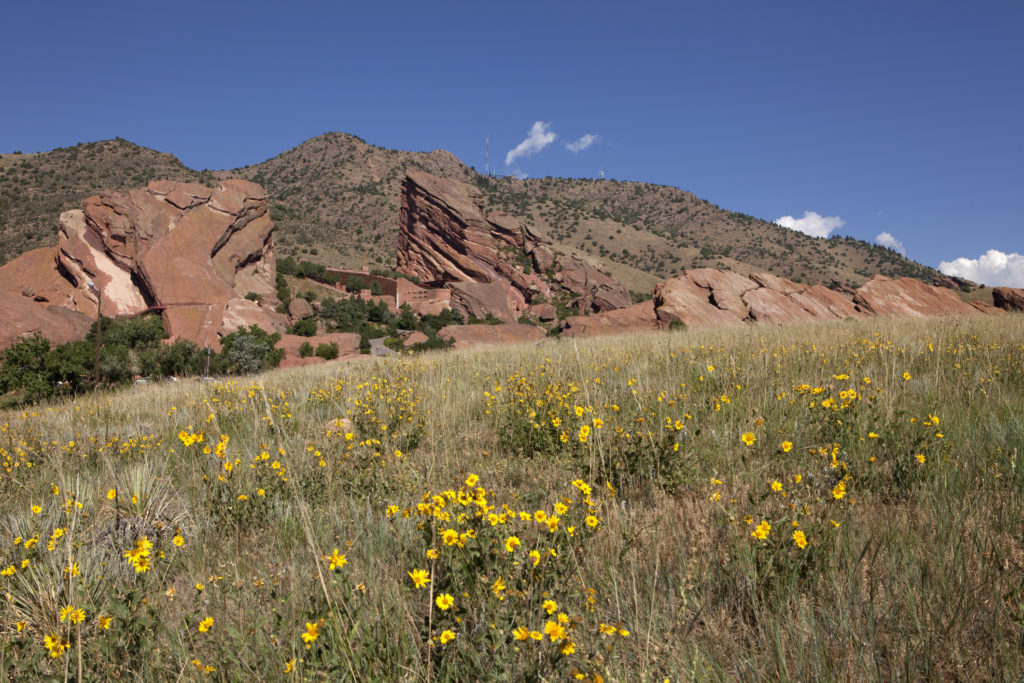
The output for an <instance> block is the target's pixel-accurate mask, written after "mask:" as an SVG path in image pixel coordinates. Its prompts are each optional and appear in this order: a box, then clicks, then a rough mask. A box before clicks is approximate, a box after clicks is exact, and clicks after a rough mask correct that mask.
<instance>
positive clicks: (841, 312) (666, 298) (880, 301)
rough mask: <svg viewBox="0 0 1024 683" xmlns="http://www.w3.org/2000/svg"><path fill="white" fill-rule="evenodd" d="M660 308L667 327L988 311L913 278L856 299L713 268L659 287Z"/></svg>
mask: <svg viewBox="0 0 1024 683" xmlns="http://www.w3.org/2000/svg"><path fill="white" fill-rule="evenodd" d="M654 308H655V314H656V316H657V319H658V321H659V323H660V324H661V325H670V324H671V323H673V322H676V321H678V322H680V323H682V324H683V325H686V326H687V327H698V328H699V327H728V326H733V325H739V324H742V323H744V322H764V323H774V324H779V325H781V324H785V323H796V322H811V321H814V320H844V319H847V318H862V317H865V316H873V315H881V316H914V317H916V316H923V315H954V314H956V315H975V314H978V313H979V312H987V309H986V308H985V307H980V306H974V305H971V304H967V303H964V302H963V301H961V300H960V297H958V296H957V295H956V293H955V292H953V291H951V290H949V289H944V288H940V287H933V286H931V285H927V284H925V283H923V282H920V281H918V280H912V279H910V278H899V279H896V280H893V279H890V278H887V277H883V276H877V277H875V278H874V279H873V280H871V281H870V282H868V283H866V284H865V285H864V286H862V287H861V288H860V289H858V290H857V291H856V293H855V295H854V297H853V299H852V300H851V299H850V298H848V297H846V296H844V295H843V294H841V293H839V292H836V291H833V290H831V289H828V288H827V287H822V286H821V285H814V286H807V285H803V284H800V283H798V282H793V281H791V280H786V279H785V278H780V277H777V276H775V275H771V274H769V273H755V274H752V275H750V276H749V277H743V276H742V275H738V274H736V273H731V272H723V271H719V270H713V269H707V268H698V269H694V270H687V271H684V272H683V274H682V275H680V276H679V277H675V278H672V279H670V280H666V281H665V282H662V283H660V284H659V285H658V286H657V287H656V288H655V290H654Z"/></svg>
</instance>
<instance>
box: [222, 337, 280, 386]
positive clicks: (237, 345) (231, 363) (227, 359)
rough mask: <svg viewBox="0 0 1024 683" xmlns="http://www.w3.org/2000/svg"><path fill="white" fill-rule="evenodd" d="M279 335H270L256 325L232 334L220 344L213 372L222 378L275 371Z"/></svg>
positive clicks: (277, 360) (278, 352)
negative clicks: (221, 375) (224, 375)
mask: <svg viewBox="0 0 1024 683" xmlns="http://www.w3.org/2000/svg"><path fill="white" fill-rule="evenodd" d="M280 339H281V335H279V334H270V333H268V332H267V331H265V330H262V329H260V328H259V327H258V326H257V325H250V326H249V328H248V329H242V330H238V331H237V332H232V333H231V334H229V335H228V336H226V337H224V339H223V340H222V341H221V344H222V348H221V351H220V353H219V354H217V358H216V362H215V363H214V365H213V367H214V369H215V370H216V371H217V372H219V373H222V374H226V375H247V374H252V373H256V372H259V371H261V370H270V369H271V368H276V367H277V366H278V364H279V363H280V362H281V359H282V358H283V357H284V351H282V350H281V349H278V348H275V345H276V344H277V342H278V341H280Z"/></svg>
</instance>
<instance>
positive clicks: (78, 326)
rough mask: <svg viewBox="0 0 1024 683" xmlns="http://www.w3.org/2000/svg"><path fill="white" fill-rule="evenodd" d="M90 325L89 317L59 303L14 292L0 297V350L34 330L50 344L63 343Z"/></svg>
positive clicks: (78, 334) (78, 337)
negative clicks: (42, 302)
mask: <svg viewBox="0 0 1024 683" xmlns="http://www.w3.org/2000/svg"><path fill="white" fill-rule="evenodd" d="M8 265H10V264H8ZM90 325H92V318H89V317H88V316H85V315H82V314H81V313H79V312H77V311H72V310H71V309H68V308H64V307H62V306H46V305H43V304H40V303H38V302H35V301H33V300H32V299H31V298H29V297H23V296H21V295H20V294H14V293H9V294H4V295H2V296H0V350H2V349H6V348H7V347H8V346H10V345H11V344H13V343H14V342H16V341H18V339H19V338H20V337H30V336H32V335H33V334H36V333H39V334H41V335H42V336H44V337H46V338H47V339H49V340H50V344H52V345H53V346H57V345H59V344H65V343H67V342H69V341H74V340H76V339H82V338H83V337H85V335H86V333H88V332H89V326H90Z"/></svg>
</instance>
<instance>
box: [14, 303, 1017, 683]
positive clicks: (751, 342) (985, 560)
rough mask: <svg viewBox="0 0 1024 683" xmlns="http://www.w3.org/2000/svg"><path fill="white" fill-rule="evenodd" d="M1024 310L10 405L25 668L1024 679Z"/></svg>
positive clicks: (436, 357) (52, 671)
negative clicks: (141, 555)
mask: <svg viewBox="0 0 1024 683" xmlns="http://www.w3.org/2000/svg"><path fill="white" fill-rule="evenodd" d="M1022 333H1024V319H1022V318H1021V317H1019V316H1014V317H1008V318H979V319H970V320H967V319H964V320H959V319H935V320H924V321H886V320H873V321H863V322H856V323H845V324H839V323H837V324H819V325H811V326H802V327H800V326H794V327H787V328H778V327H768V326H762V327H751V328H748V329H744V330H741V331H738V332H737V331H720V332H697V331H683V332H672V333H661V334H649V335H641V336H636V337H616V338H602V339H596V340H588V341H570V340H561V341H558V340H551V341H545V342H542V343H540V344H537V345H531V346H520V347H507V348H492V349H483V350H476V351H465V352H458V353H454V352H452V353H436V354H425V355H421V356H416V357H409V358H401V359H398V360H387V361H371V362H360V363H350V364H338V363H335V364H328V365H322V366H314V367H309V368H302V369H298V370H293V371H277V372H272V373H267V374H265V375H260V376H256V377H251V378H245V379H242V380H239V381H227V382H218V383H203V382H198V381H187V382H180V383H167V384H162V385H149V386H140V387H136V388H133V389H131V390H126V391H122V392H118V393H109V394H96V395H92V396H85V397H82V398H80V399H78V400H76V401H74V402H69V403H55V404H52V405H44V406H33V407H31V408H26V409H23V410H19V411H12V412H9V413H6V414H5V415H3V416H2V417H0V423H2V424H3V427H2V431H0V449H2V450H0V459H4V460H6V464H5V470H4V471H3V472H2V473H0V494H2V495H4V497H5V501H6V504H5V512H4V514H3V516H2V517H0V549H2V550H0V553H2V556H0V565H2V567H13V572H8V573H7V574H5V575H4V576H3V577H0V581H2V582H3V586H4V590H5V591H6V592H7V594H8V595H9V596H10V597H9V599H8V600H7V601H6V602H4V603H0V604H3V607H0V629H2V633H3V636H2V639H3V641H4V643H5V645H4V646H3V651H2V668H3V671H4V672H5V674H6V675H10V676H15V677H22V678H24V677H26V676H35V675H46V676H53V677H61V676H64V675H65V673H67V675H68V676H70V677H75V676H77V675H78V673H79V671H81V674H82V676H83V677H87V678H115V677H120V678H123V677H129V676H133V677H141V678H146V679H164V678H178V677H182V676H184V677H187V678H192V677H197V678H198V677H211V678H221V679H239V678H261V679H266V678H271V679H275V678H282V679H284V678H289V677H300V678H310V679H320V678H324V677H327V678H331V679H335V678H338V679H344V678H350V679H364V678H376V679H390V680H393V679H403V680H419V679H430V678H439V679H454V680H478V679H494V680H524V679H533V680H541V679H544V680H555V679H559V680H561V679H566V678H568V679H573V680H574V679H575V677H581V678H582V679H584V680H597V679H598V678H604V679H610V680H659V681H660V680H663V679H664V678H666V677H668V678H671V679H673V680H678V679H681V678H688V679H700V680H709V679H710V680H735V679H744V680H745V679H800V680H808V679H840V680H863V679H872V680H891V679H893V678H896V677H902V678H917V679H968V678H970V679H976V678H997V679H1019V678H1020V676H1021V674H1022V668H1024V664H1022V654H1021V653H1022V647H1021V645H1022V638H1024V627H1022V623H1024V622H1022V618H1024V592H1022V585H1024V504H1022V503H1024V498H1022V494H1024V476H1022V474H1021V472H1020V463H1019V455H1020V454H1019V448H1020V446H1021V444H1022V443H1024V343H1022V341H1021V340H1022V339H1024V335H1022ZM337 420H342V421H341V422H337ZM385 427H386V428H385ZM197 434H202V435H203V440H202V441H197V442H195V443H191V444H187V443H186V442H187V441H191V437H193V436H194V435H197ZM348 435H351V436H348ZM182 437H185V438H184V439H183V438H182ZM745 438H746V441H750V442H751V443H750V445H747V442H746V441H745V440H744V439H745ZM787 444H788V445H790V446H791V447H789V446H787ZM30 465H31V466H30ZM474 477H477V478H478V481H475V480H474ZM467 480H468V481H467ZM574 482H576V483H575V484H574ZM111 489H113V490H114V494H113V499H111V498H110V497H108V491H110V490H111ZM79 504H81V506H80V507H79ZM33 506H38V510H39V512H33ZM538 512H540V513H543V514H540V515H538V514H537V513H538ZM521 513H528V515H529V517H530V519H529V520H527V519H525V518H524V517H523V515H522V514H521ZM492 515H493V516H494V517H493V518H492V517H491V516H492ZM552 516H557V517H558V520H557V521H555V522H552V520H551V517H552ZM590 517H592V518H593V522H592V524H591V523H588V521H587V520H588V518H590ZM538 519H540V520H541V521H538ZM762 523H764V524H766V525H768V526H770V531H767V532H765V534H763V536H764V538H759V537H758V536H757V535H755V534H754V533H753V532H754V531H755V530H756V529H757V528H758V525H759V524H762ZM552 524H553V526H552ZM794 524H795V525H794ZM570 527H571V530H570ZM56 529H60V530H61V532H60V534H59V535H57V537H56V538H54V535H55V530H56ZM797 531H799V532H801V533H803V537H802V540H805V541H806V545H805V546H804V547H800V543H798V539H801V537H800V536H798V535H796V533H795V532H797ZM446 532H449V533H446ZM452 534H454V535H452ZM513 536H515V537H516V538H517V539H519V540H520V545H518V546H516V545H515V544H512V545H511V546H507V544H509V543H510V540H509V539H510V538H511V537H513ZM143 537H145V538H146V539H147V541H149V542H151V543H152V544H153V548H152V549H151V550H150V551H148V552H149V553H150V554H149V555H148V556H147V557H148V561H149V562H150V568H149V569H148V570H146V571H144V572H137V571H136V569H135V568H134V567H133V565H132V564H131V562H130V561H129V560H130V558H126V557H125V553H126V551H130V550H132V549H133V548H135V547H136V545H135V544H136V543H138V542H139V541H140V539H141V538H143ZM33 538H38V541H35V542H32V543H30V546H29V547H28V548H26V541H31V539H33ZM176 538H177V539H180V541H181V545H177V544H176V541H175V539H176ZM51 540H52V544H51V543H50V542H51ZM48 544H49V545H50V546H51V547H52V550H48ZM508 547H511V548H512V550H511V551H510V550H508V549H507V548H508ZM531 550H532V551H536V552H537V561H536V562H534V558H533V557H532V556H529V555H528V554H527V553H528V552H529V551H531ZM552 550H554V551H555V552H554V554H551V551H552ZM428 551H430V552H429V554H428ZM434 551H436V553H435V552H434ZM342 555H344V556H345V562H344V564H340V562H339V558H340V556H342ZM332 558H333V559H334V561H333V562H332ZM26 559H27V560H29V562H28V564H27V565H25V566H22V562H23V561H24V560H26ZM74 563H77V569H76V570H75V571H74V572H65V571H64V570H65V569H66V568H68V567H69V565H72V564H74ZM332 564H334V568H333V569H332V567H331V565H332ZM414 570H424V571H428V572H429V575H430V578H431V581H430V583H428V584H426V585H425V587H424V588H416V587H415V586H414V583H413V581H412V578H411V576H410V574H409V573H410V572H412V571H414ZM5 571H6V570H5ZM498 578H500V579H502V581H503V582H504V584H505V588H501V589H496V588H495V587H494V586H495V582H496V579H498ZM197 584H201V585H202V589H201V590H200V589H199V588H197ZM442 594H450V595H451V596H453V602H454V606H453V607H452V608H450V609H442V608H441V606H439V604H438V603H437V601H436V599H437V598H438V597H439V596H441V595H442ZM546 600H552V601H554V603H555V605H556V606H555V607H554V608H551V610H550V611H549V610H548V609H546V608H545V601H546ZM442 603H443V601H442ZM67 606H70V607H73V608H75V609H82V610H84V611H85V619H84V621H82V622H81V623H78V624H73V623H72V622H71V619H70V616H68V615H70V614H72V613H70V612H69V613H68V615H65V616H66V618H65V619H64V620H63V621H62V620H61V610H62V609H63V608H64V607H67ZM559 615H564V618H562V619H560V617H559ZM101 617H102V618H106V617H111V618H112V620H111V621H110V622H109V629H107V628H103V627H102V624H101V622H100V618H101ZM207 618H212V619H213V622H212V625H211V626H210V627H209V628H208V629H206V630H202V631H200V626H201V624H202V623H203V620H204V619H207ZM519 629H524V630H523V631H519ZM559 629H561V630H559ZM313 631H316V633H317V635H316V637H315V638H313V637H312V632H313ZM517 633H519V634H522V633H525V634H526V635H525V639H524V640H519V639H517V635H516V634H517ZM533 633H535V634H536V636H539V639H535V636H533V635H531V634H533ZM303 635H305V636H306V637H305V638H303ZM46 638H49V639H50V640H49V641H45V642H44V639H46ZM65 639H66V646H67V647H66V648H65V646H64V644H65ZM47 643H49V647H47ZM569 643H571V644H572V647H567V646H568V644H569ZM307 646H308V647H307ZM54 653H55V654H56V656H51V654H54ZM286 669H288V670H289V672H290V673H286Z"/></svg>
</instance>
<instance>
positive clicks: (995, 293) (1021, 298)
mask: <svg viewBox="0 0 1024 683" xmlns="http://www.w3.org/2000/svg"><path fill="white" fill-rule="evenodd" d="M992 303H994V304H995V306H996V308H1001V309H1003V310H1004V311H1013V312H1015V313H1024V289H1015V288H1013V287H996V288H994V289H993V290H992Z"/></svg>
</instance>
